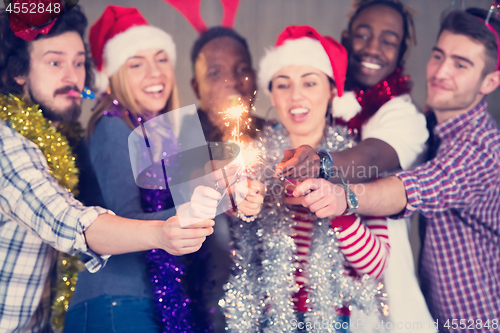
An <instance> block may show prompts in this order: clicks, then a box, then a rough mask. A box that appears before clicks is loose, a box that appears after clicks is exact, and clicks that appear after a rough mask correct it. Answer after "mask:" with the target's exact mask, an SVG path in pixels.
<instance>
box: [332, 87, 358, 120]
mask: <svg viewBox="0 0 500 333" xmlns="http://www.w3.org/2000/svg"><path fill="white" fill-rule="evenodd" d="M332 107H333V110H332V114H333V116H334V117H336V118H342V119H343V120H344V121H349V120H351V118H352V117H354V116H355V115H357V114H358V113H359V112H361V110H362V108H361V105H359V102H358V100H357V99H356V95H355V94H354V92H353V91H344V95H342V97H339V96H335V97H334V98H333V102H332Z"/></svg>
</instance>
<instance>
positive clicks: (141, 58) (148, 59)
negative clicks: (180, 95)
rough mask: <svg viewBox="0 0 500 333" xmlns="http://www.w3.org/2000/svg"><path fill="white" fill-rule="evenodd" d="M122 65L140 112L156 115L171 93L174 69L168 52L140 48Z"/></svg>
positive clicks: (163, 106)
mask: <svg viewBox="0 0 500 333" xmlns="http://www.w3.org/2000/svg"><path fill="white" fill-rule="evenodd" d="M124 66H126V69H127V72H126V73H127V74H126V76H127V83H128V86H129V89H130V91H131V93H132V96H133V97H134V99H135V101H136V102H137V104H138V105H139V107H140V109H141V112H143V113H145V114H150V116H151V117H154V116H156V115H157V114H158V113H159V112H160V111H161V110H163V109H164V108H165V106H166V104H167V101H168V99H169V97H170V95H171V93H172V87H173V82H174V71H173V68H172V64H171V62H170V61H169V58H168V54H167V53H166V52H165V51H163V50H158V49H148V50H142V51H139V52H137V53H136V54H135V56H133V57H132V58H129V59H128V60H127V61H126V62H125V64H124Z"/></svg>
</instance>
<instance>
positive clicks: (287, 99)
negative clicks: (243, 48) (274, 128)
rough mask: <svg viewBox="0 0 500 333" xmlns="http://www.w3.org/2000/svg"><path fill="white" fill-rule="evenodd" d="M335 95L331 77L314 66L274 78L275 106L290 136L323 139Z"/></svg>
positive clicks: (291, 69)
mask: <svg viewBox="0 0 500 333" xmlns="http://www.w3.org/2000/svg"><path fill="white" fill-rule="evenodd" d="M335 94H336V89H335V88H334V87H333V85H332V84H331V83H330V81H329V80H328V76H327V75H326V74H325V73H323V72H322V71H320V70H319V69H317V68H315V67H312V66H286V67H283V68H281V69H280V70H279V71H278V72H277V73H275V74H274V75H273V79H272V91H271V102H272V104H273V106H274V107H275V108H276V111H277V112H278V116H279V118H280V120H281V122H282V123H283V125H284V126H285V127H286V129H287V130H288V132H289V133H290V136H300V137H305V138H310V137H315V136H318V133H319V137H321V136H322V135H323V128H324V127H325V122H326V120H325V115H326V110H327V107H328V103H329V102H331V100H332V99H333V96H334V95H335ZM300 144H306V143H300Z"/></svg>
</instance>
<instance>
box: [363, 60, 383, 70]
mask: <svg viewBox="0 0 500 333" xmlns="http://www.w3.org/2000/svg"><path fill="white" fill-rule="evenodd" d="M361 66H363V67H365V68H368V69H373V70H378V69H380V68H382V66H380V65H379V64H375V63H373V62H368V61H361Z"/></svg>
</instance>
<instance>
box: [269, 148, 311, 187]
mask: <svg viewBox="0 0 500 333" xmlns="http://www.w3.org/2000/svg"><path fill="white" fill-rule="evenodd" d="M319 162H320V158H319V156H318V153H317V152H316V150H314V149H313V148H312V147H311V146H308V145H303V146H300V147H298V148H297V149H289V150H286V151H285V154H284V156H283V160H282V161H281V162H280V163H279V164H278V166H277V167H276V172H277V173H278V174H279V175H280V176H283V177H285V178H289V179H297V180H299V181H300V180H305V179H308V178H317V177H318V176H319Z"/></svg>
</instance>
